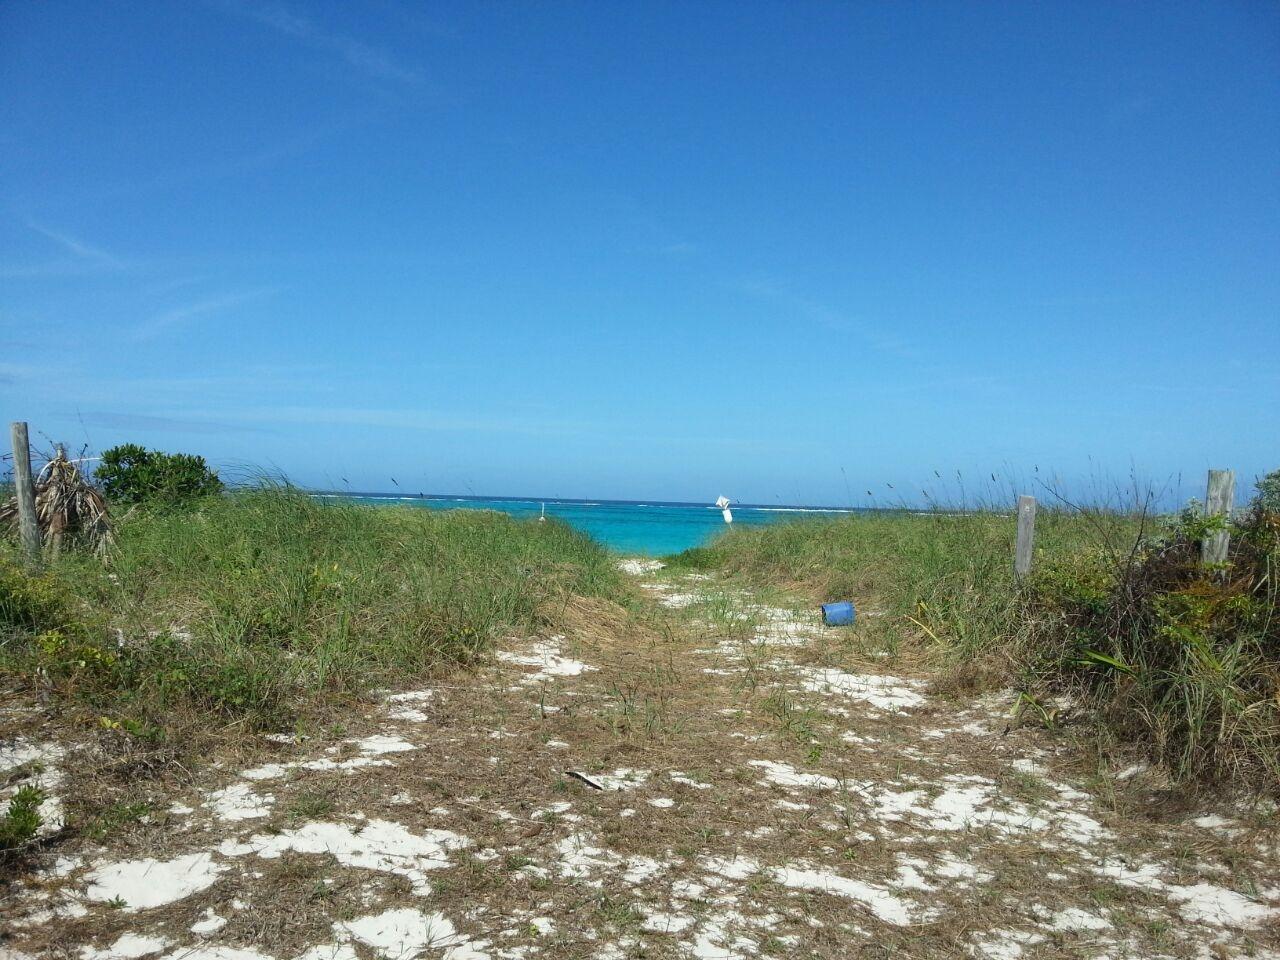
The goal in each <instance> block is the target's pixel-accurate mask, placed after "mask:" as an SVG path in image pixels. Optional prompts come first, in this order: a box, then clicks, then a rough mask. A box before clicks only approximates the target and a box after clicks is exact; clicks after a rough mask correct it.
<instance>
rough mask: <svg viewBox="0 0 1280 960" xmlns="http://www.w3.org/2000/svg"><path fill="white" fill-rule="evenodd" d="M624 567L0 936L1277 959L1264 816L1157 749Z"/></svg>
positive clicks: (501, 956) (18, 944)
mask: <svg viewBox="0 0 1280 960" xmlns="http://www.w3.org/2000/svg"><path fill="white" fill-rule="evenodd" d="M629 572H632V573H633V574H635V575H636V576H637V578H638V579H639V580H641V581H643V582H644V583H645V589H646V590H647V591H649V592H650V593H651V594H652V596H653V597H654V598H655V600H656V601H657V603H658V606H659V609H660V610H661V611H662V613H661V614H660V615H659V616H658V617H657V618H656V619H655V623H654V625H653V628H652V629H649V630H646V631H643V632H639V631H637V632H635V633H634V634H632V635H628V636H626V637H608V636H602V637H577V638H563V637H551V638H546V639H542V640H526V641H511V642H509V643H508V644H505V645H504V646H503V647H502V649H500V650H499V651H498V653H497V655H496V656H495V658H494V662H493V663H492V665H491V666H489V667H487V668H485V669H483V670H481V671H479V672H478V673H476V674H473V675H468V676H465V677H463V678H460V679H457V680H456V681H453V682H447V683H441V684H439V685H435V686H432V687H431V688H430V689H422V690H402V691H398V692H396V693H394V694H389V695H387V696H386V697H385V698H384V699H383V700H382V701H381V702H380V703H379V704H378V705H377V706H376V707H375V708H374V709H373V710H372V711H371V712H370V714H369V715H368V716H367V717H363V718H361V720H360V721H359V722H358V723H352V724H350V725H349V728H348V729H345V730H334V731H329V732H328V733H327V734H326V735H324V736H317V737H315V738H314V739H306V740H302V741H301V742H298V741H296V740H295V739H293V738H289V737H279V738H275V739H270V740H264V741H263V742H262V743H261V744H260V746H258V747H255V749H254V751H253V756H252V757H251V758H250V761H251V762H246V763H237V764H235V765H231V764H227V765H224V766H223V767H222V768H221V769H213V770H210V771H208V776H207V778H205V781H206V782H202V783H201V784H200V785H199V786H192V787H190V788H188V789H186V790H185V791H184V792H183V793H182V794H180V795H173V794H170V795H166V796H165V797H164V798H163V803H162V804H161V805H156V804H155V803H154V802H153V807H152V812H151V813H149V814H148V815H147V816H146V817H145V818H144V820H143V821H142V822H134V823H130V824H129V825H128V827H127V828H125V827H122V828H120V829H118V830H115V831H112V832H110V833H108V834H107V835H105V836H103V837H101V838H100V839H99V840H94V839H90V838H89V837H80V838H77V839H76V840H74V841H72V842H69V843H64V844H62V845H60V846H59V847H58V848H57V850H56V852H55V854H54V855H51V856H50V857H49V860H48V862H47V863H46V864H44V867H43V869H42V870H41V871H40V872H39V873H38V874H36V875H34V876H33V877H32V878H30V879H29V880H28V881H27V882H25V883H23V884H21V885H19V886H17V887H15V888H12V889H11V890H10V891H9V896H8V897H7V899H6V901H5V902H4V903H3V905H0V909H2V910H3V915H4V917H5V920H6V924H7V926H6V932H7V934H8V940H7V941H3V943H4V945H3V946H0V956H15V957H16V956H23V955H29V956H75V957H80V958H83V960H106V958H113V957H120V958H125V957H151V956H155V957H165V958H173V960H177V958H191V960H264V958H275V960H293V958H300V960H330V958H334V960H352V958H355V957H364V958H371V957H385V958H409V957H413V956H424V957H431V958H436V957H443V958H451V960H478V958H493V960H532V958H541V957H547V958H562V957H595V958H618V960H621V958H627V957H636V958H640V957H644V958H664V957H686V958H687V957H692V958H705V960H712V958H720V960H729V958H735V957H741V958H754V957H859V956H867V957H890V956H893V957H948V956H974V957H996V958H1012V957H1019V956H1027V957H1098V958H1101V957H1108V958H1120V957H1134V958H1139V957H1142V958H1145V957H1157V956H1167V957H1210V958H1211V957H1224V956H1258V957H1276V956H1280V953H1277V952H1273V951H1275V949H1276V944H1277V928H1276V922H1277V918H1280V869H1278V868H1277V851H1276V848H1275V836H1274V832H1267V831H1266V830H1265V829H1263V828H1261V827H1260V826H1259V823H1260V822H1262V821H1260V820H1259V817H1258V816H1257V815H1256V814H1251V815H1249V816H1245V815H1243V814H1236V813H1228V814H1225V815H1224V814H1223V813H1222V812H1221V811H1219V812H1217V813H1213V814H1209V813H1207V812H1206V811H1204V810H1185V809H1183V810H1180V811H1179V812H1178V813H1176V815H1175V814H1170V813H1167V812H1165V813H1159V815H1158V816H1157V815H1155V813H1156V812H1157V811H1159V810H1165V809H1166V807H1167V804H1164V805H1159V804H1156V805H1152V804H1151V803H1149V802H1147V801H1146V800H1144V798H1153V797H1156V796H1158V791H1159V783H1158V781H1157V780H1156V779H1155V778H1154V775H1152V774H1150V773H1146V772H1141V771H1123V773H1125V774H1127V776H1124V777H1123V778H1120V779H1117V777H1116V776H1115V775H1114V774H1112V773H1109V772H1107V771H1097V770H1092V771H1083V770H1082V769H1081V760H1080V754H1079V751H1078V750H1077V749H1076V748H1075V747H1073V746H1072V745H1071V744H1070V743H1069V742H1068V741H1067V740H1065V739H1064V738H1063V737H1061V736H1054V735H1052V734H1050V733H1047V732H1045V731H1043V730H1039V729H1035V728H1031V727H1022V728H1019V729H1015V730H1013V731H1011V732H1009V733H1007V734H1006V733H1005V728H1006V726H1007V723H1008V721H1007V715H1008V700H1007V698H1002V697H996V696H989V697H986V698H984V699H981V700H977V701H971V702H968V703H964V704H960V705H957V704H956V703H954V702H950V701H947V700H945V699H943V698H941V697H940V696H937V695H934V694H932V693H931V692H930V689H929V686H928V684H927V682H926V680H927V678H924V677H912V676H907V675H896V674H891V673H890V672H888V671H887V670H883V671H882V670H866V669H863V670H859V671H854V670H851V669H850V668H849V667H848V663H849V662H851V660H850V656H849V650H850V645H849V644H848V643H846V642H845V641H846V638H847V636H848V635H847V634H844V635H842V634H840V633H838V632H835V631H827V630H824V629H822V628H821V627H819V626H818V625H817V624H816V623H815V622H814V621H813V618H812V616H810V615H809V614H808V613H807V612H803V611H801V612H796V611H792V610H790V609H786V608H785V607H778V606H770V605H767V604H764V603H761V602H760V601H759V600H758V599H757V598H755V597H752V596H748V595H745V594H743V593H740V592H736V591H731V590H725V589H722V588H721V587H719V586H718V585H717V584H716V582H715V581H714V580H710V579H705V578H698V577H685V578H672V577H664V575H663V573H662V572H661V571H655V570H652V569H650V568H648V567H646V566H645V565H642V564H632V565H630V567H629ZM874 662H876V663H879V664H880V665H882V666H887V664H888V661H887V660H886V661H874ZM42 749H45V748H41V747H40V746H38V745H36V744H31V743H27V744H23V743H19V744H16V745H12V746H11V753H10V754H0V767H3V766H5V765H6V763H8V765H9V766H16V764H15V763H9V761H13V760H15V758H19V757H27V758H28V759H29V758H30V756H32V755H34V754H37V753H39V752H40V751H41V750H42ZM45 752H46V753H48V750H47V749H45ZM6 758H7V759H6ZM73 767H74V749H69V750H67V751H66V752H65V753H64V754H62V755H60V756H53V755H52V754H50V755H49V756H48V757H47V762H46V764H45V769H44V770H43V771H41V772H40V773H39V774H38V777H40V778H43V779H44V780H45V781H46V783H48V784H50V785H55V786H56V782H57V779H58V777H59V776H65V773H66V771H67V770H68V769H71V768H73ZM1086 773H1087V774H1088V775H1085V774H1086ZM1144 809H1145V810H1146V811H1147V812H1146V813H1145V814H1144V813H1143V810H1144Z"/></svg>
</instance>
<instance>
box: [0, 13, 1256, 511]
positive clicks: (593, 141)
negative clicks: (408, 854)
mask: <svg viewBox="0 0 1280 960" xmlns="http://www.w3.org/2000/svg"><path fill="white" fill-rule="evenodd" d="M1278 9H1280V8H1277V6H1276V5H1275V4H1274V3H1257V4H1247V3H1244V4H1233V3H1215V4H1194V5H1191V4H1186V5H1184V4H1176V3H1174V4H1171V3H1160V4H1150V5H1144V4H1137V3H1127V4H1111V3H1105V4H1076V3H1072V4H1057V5H1037V4H1025V3H1011V4H992V3H977V4H961V3H941V2H940V3H928V4H918V5H917V4H898V3H883V4H829V3H750V4H742V3H713V2H704V3H694V4H689V3H673V4H662V3H646V4H611V3H603V2H591V3H582V4H570V3H538V4H530V3H512V4H504V3H467V4H460V3H459V4H455V3H445V2H442V3H433V4H429V5H427V4H417V3H403V4H398V3H392V2H388V0H372V2H362V3H359V4H347V3H336V2H335V3H310V4H307V3H302V2H298V0H287V2H283V3H256V2H237V0H211V2H207V3H190V4H154V3H142V2H139V3H113V4H101V3H68V2H24V0H11V2H8V3H5V4H3V5H0V90H2V91H3V92H2V93H0V414H2V415H3V416H4V419H6V420H11V419H18V418H21V419H26V420H29V421H30V422H31V424H32V429H33V432H37V433H38V435H39V436H41V437H45V438H49V439H53V440H65V441H67V442H69V443H71V444H72V445H73V446H75V447H77V448H78V447H79V446H80V445H82V444H84V443H89V444H91V445H92V446H93V447H95V448H98V449H101V448H104V447H106V446H109V445H111V444H114V443H117V442H120V441H124V440H132V441H136V442H140V443H143V444H146V445H149V446H155V447H160V448H164V449H180V450H187V451H193V452H199V453H203V454H205V455H206V456H207V457H208V458H209V459H210V460H212V461H214V462H215V463H218V464H221V465H223V466H224V468H225V469H226V470H227V471H228V472H229V473H233V474H234V473H236V472H238V471H240V470H243V469H246V468H247V467H248V466H250V465H258V466H262V467H270V468H275V469H280V470H283V471H285V472H287V473H288V474H289V475H290V476H291V477H292V478H294V479H295V480H297V481H299V482H302V483H305V484H311V485H317V486H324V487H339V486H341V485H342V480H343V478H345V479H346V481H347V482H348V483H350V485H351V486H352V488H354V489H366V490H387V489H390V488H391V484H390V480H389V478H390V477H396V478H397V480H398V482H399V483H400V485H401V487H402V488H407V489H410V490H412V491H413V492H417V491H418V490H424V491H428V492H451V493H452V492H458V493H468V492H474V493H477V494H511V495H520V494H528V495H531V496H563V497H618V498H638V499H644V498H654V499H660V498H661V499H692V500H707V499H714V498H715V496H717V495H718V494H720V493H725V494H727V495H729V496H732V497H736V498H739V499H743V500H749V501H756V502H779V501H781V502H791V503H796V502H799V503H836V504H845V503H850V502H851V503H855V504H861V503H868V502H884V501H885V500H886V499H891V498H894V497H906V498H911V497H914V496H916V494H915V491H917V490H918V489H920V488H921V487H922V486H929V487H931V489H936V488H938V487H939V486H940V485H941V484H940V481H938V480H937V478H936V477H935V474H934V471H935V470H936V471H938V473H940V474H941V475H942V476H943V477H944V478H951V479H952V480H954V477H955V475H956V472H957V471H959V472H960V475H961V476H962V477H964V478H965V481H966V483H967V484H968V486H969V488H970V489H972V488H973V487H975V486H978V485H979V481H980V480H981V479H982V478H986V477H988V476H989V475H990V474H991V473H992V472H995V473H997V474H999V475H1001V476H1006V475H1013V476H1016V477H1018V478H1020V479H1019V480H1018V481H1017V483H1019V484H1020V485H1024V486H1025V485H1027V484H1030V483H1032V482H1033V481H1034V480H1035V479H1036V478H1037V477H1041V478H1043V477H1046V476H1057V477H1060V478H1062V479H1063V481H1064V482H1065V483H1067V484H1068V486H1070V487H1071V488H1072V489H1080V488H1082V487H1085V486H1088V485H1089V484H1090V483H1096V482H1098V479H1099V478H1102V482H1103V483H1104V484H1105V483H1106V482H1108V481H1109V480H1118V481H1123V480H1125V479H1126V478H1127V477H1128V476H1129V475H1130V474H1131V473H1133V472H1136V474H1137V475H1138V476H1139V477H1141V478H1143V479H1144V480H1147V481H1150V482H1153V483H1155V484H1156V485H1157V486H1159V487H1162V488H1163V487H1165V486H1166V485H1167V484H1169V483H1174V484H1178V483H1179V482H1180V483H1181V487H1180V490H1181V493H1182V494H1183V495H1191V494H1193V493H1196V492H1198V489H1199V488H1200V487H1201V486H1202V484H1203V480H1202V477H1203V473H1204V470H1205V469H1206V468H1207V467H1210V466H1223V467H1233V468H1234V469H1236V470H1237V471H1238V473H1239V474H1240V475H1241V477H1242V480H1243V479H1244V478H1248V477H1252V476H1253V475H1255V474H1257V473H1260V472H1264V471H1265V470H1269V469H1274V468H1275V467H1277V466H1280V442H1278V441H1280V426H1278V425H1277V424H1278V423H1280V419H1278V417H1277V415H1278V414H1280V269H1277V264H1278V263H1280V123H1277V116H1278V115H1280V16H1278V15H1277V12H1278ZM42 442H43V441H42ZM1037 469H1038V471H1039V473H1037V472H1036V471H1037ZM1179 478H1181V480H1180V481H1179ZM890 484H892V485H893V487H892V489H890V487H889V485H890ZM868 490H870V491H872V493H873V494H874V495H875V497H876V498H877V500H875V501H873V500H870V499H868V497H867V495H866V491H868Z"/></svg>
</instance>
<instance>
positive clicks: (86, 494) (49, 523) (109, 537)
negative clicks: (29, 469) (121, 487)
mask: <svg viewBox="0 0 1280 960" xmlns="http://www.w3.org/2000/svg"><path fill="white" fill-rule="evenodd" d="M35 486H36V520H37V522H38V523H39V525H40V537H41V539H42V540H43V541H44V542H45V543H46V544H48V545H49V546H50V547H51V548H52V549H53V550H54V552H57V551H58V550H60V549H61V548H62V545H63V544H64V543H65V542H66V541H68V540H80V541H83V542H84V543H86V544H87V545H88V546H90V547H92V548H93V550H94V552H95V553H98V554H103V553H105V552H106V551H107V549H108V548H109V547H110V546H111V545H112V544H113V543H114V542H115V537H114V535H113V534H112V532H111V518H110V516H108V514H107V503H106V501H105V500H103V499H102V494H101V493H99V492H98V491H97V490H96V489H95V488H94V487H93V486H92V485H91V484H90V483H89V482H88V481H86V480H85V479H84V477H83V476H82V475H81V474H80V471H79V470H78V469H77V468H76V465H75V464H74V463H72V462H71V461H70V460H68V459H67V457H66V454H65V453H63V452H62V451H61V450H59V451H58V453H57V455H56V456H55V457H54V458H53V459H52V460H50V461H49V462H48V463H47V464H45V466H44V469H43V470H41V471H40V475H39V477H37V478H36V485H35ZM0 526H4V527H9V528H11V529H14V530H16V529H17V526H18V498H17V497H10V498H9V500H7V501H6V502H5V503H4V504H2V505H0Z"/></svg>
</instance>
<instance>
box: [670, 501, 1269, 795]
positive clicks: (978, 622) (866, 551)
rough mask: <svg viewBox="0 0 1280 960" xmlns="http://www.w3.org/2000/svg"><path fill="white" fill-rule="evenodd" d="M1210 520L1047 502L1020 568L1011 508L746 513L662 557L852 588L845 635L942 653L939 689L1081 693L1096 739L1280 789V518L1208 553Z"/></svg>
mask: <svg viewBox="0 0 1280 960" xmlns="http://www.w3.org/2000/svg"><path fill="white" fill-rule="evenodd" d="M1204 525H1205V521H1204V519H1203V518H1202V517H1199V516H1197V515H1193V514H1188V515H1184V516H1183V517H1181V518H1153V517H1151V516H1150V515H1147V514H1144V513H1143V512H1141V511H1140V510H1139V511H1123V510H1109V509H1097V510H1082V509H1065V508H1064V509H1060V510H1043V509H1042V510H1041V511H1040V514H1039V516H1038V517H1037V521H1036V550H1035V563H1034V567H1033V571H1032V574H1031V575H1030V576H1029V577H1027V578H1025V579H1024V580H1019V579H1018V578H1017V577H1015V575H1014V572H1013V548H1014V539H1015V518H1014V517H1013V516H1012V515H1011V514H1005V513H994V512H990V511H972V512H966V511H959V510H949V511H942V510H939V511H932V512H927V513H909V512H905V511H904V512H902V513H898V514H889V513H884V514H868V515H851V516H845V517H841V518H837V519H814V520H806V521H800V522H796V523H788V524H778V525H775V526H769V527H760V528H754V529H735V530H731V531H728V532H726V533H725V534H723V535H722V536H721V537H719V538H718V539H717V540H715V541H713V542H712V543H711V544H710V545H709V546H707V547H704V548H699V549H695V550H690V551H686V552H685V553H682V554H679V555H677V556H675V557H672V558H670V559H669V566H670V567H671V568H673V569H674V570H677V571H679V570H690V569H692V570H714V571H717V572H718V574H719V575H720V576H722V577H724V578H726V579H727V580H728V581H729V582H735V581H736V582H740V583H743V584H745V585H748V586H751V587H756V588H758V587H762V586H773V587H777V586H785V587H787V588H789V589H791V590H793V591H794V592H796V593H799V594H801V595H803V596H807V597H809V598H811V599H812V600H814V601H828V600H844V599H853V600H854V601H855V602H856V603H857V604H858V606H859V609H860V611H861V617H860V625H859V627H858V629H857V631H856V632H855V633H854V634H852V635H851V636H852V637H856V638H857V642H859V643H860V644H862V645H863V646H864V647H870V648H872V649H875V650H878V651H881V652H882V653H884V652H888V653H892V654H897V655H899V656H903V657H906V656H911V657H914V658H918V659H921V660H924V661H929V662H931V664H932V666H933V668H934V671H933V672H934V675H935V677H937V678H938V679H937V680H936V681H935V686H936V687H937V688H939V689H941V690H946V689H948V688H950V689H951V690H952V691H953V692H955V693H958V694H965V695H972V694H975V693H978V692H980V691H982V690H985V689H991V688H994V687H1001V688H1008V687H1012V688H1013V689H1014V690H1015V691H1017V694H1018V703H1020V704H1022V705H1024V706H1028V707H1030V709H1028V710H1027V711H1026V712H1027V714H1028V716H1034V717H1040V718H1042V719H1043V718H1053V719H1054V720H1056V719H1057V718H1059V717H1060V716H1062V715H1063V711H1062V710H1060V709H1059V706H1058V705H1060V704H1074V705H1077V706H1078V707H1079V708H1080V709H1079V710H1077V714H1078V716H1079V717H1080V718H1082V719H1084V720H1086V722H1087V723H1088V724H1090V725H1091V726H1092V730H1093V732H1094V733H1096V734H1097V735H1098V737H1099V738H1100V740H1099V742H1101V741H1102V740H1106V741H1108V742H1111V743H1129V744H1132V743H1136V744H1139V745H1140V746H1141V747H1142V748H1143V749H1145V750H1146V752H1147V753H1148V754H1149V755H1150V756H1151V757H1152V758H1153V759H1156V760H1158V761H1160V762H1162V763H1163V764H1164V765H1165V767H1166V769H1167V770H1169V771H1170V772H1171V773H1172V774H1173V775H1174V776H1175V777H1176V778H1178V779H1180V780H1183V781H1188V782H1190V781H1210V782H1213V781H1217V782H1230V783H1232V784H1233V785H1235V786H1237V787H1242V788H1256V789H1258V790H1261V791H1264V792H1271V793H1280V616H1278V615H1277V613H1278V610H1277V594H1278V592H1280V591H1278V589H1277V587H1276V577H1275V570H1276V569H1278V568H1280V548H1278V547H1277V544H1280V533H1278V532H1277V531H1280V522H1277V520H1276V518H1275V515H1274V514H1266V513H1265V512H1260V511H1255V512H1254V513H1253V514H1251V515H1250V517H1248V518H1240V519H1238V520H1237V522H1236V523H1235V524H1234V525H1233V529H1232V550H1231V556H1230V558H1229V560H1228V562H1227V563H1226V564H1225V565H1223V566H1222V567H1220V568H1206V567H1205V566H1204V565H1203V564H1201V563H1200V561H1199V540H1200V537H1201V536H1202V535H1203V533H1204V529H1203V527H1204ZM851 642H852V640H851Z"/></svg>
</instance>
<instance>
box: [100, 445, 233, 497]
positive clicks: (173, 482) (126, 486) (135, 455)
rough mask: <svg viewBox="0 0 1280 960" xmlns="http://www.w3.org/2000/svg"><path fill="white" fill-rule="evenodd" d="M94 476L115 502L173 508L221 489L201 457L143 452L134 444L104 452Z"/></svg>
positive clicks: (152, 451) (156, 451)
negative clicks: (170, 506)
mask: <svg viewBox="0 0 1280 960" xmlns="http://www.w3.org/2000/svg"><path fill="white" fill-rule="evenodd" d="M94 476H95V477H96V478H97V479H98V481H99V482H100V483H101V484H102V489H103V492H104V493H106V495H107V497H108V498H109V499H110V500H113V501H115V502H116V503H128V504H133V503H153V504H164V505H177V504H183V503H189V502H190V501H192V500H197V499H199V498H201V497H208V496H213V495H215V494H218V493H221V492H222V490H223V484H222V481H221V480H220V479H218V474H217V472H216V471H214V470H210V469H209V467H208V465H207V464H206V463H205V462H204V457H198V456H195V455H193V454H189V453H162V452H161V451H159V450H147V449H145V448H143V447H140V446H138V445H137V444H136V443H125V444H121V445H120V446H118V447H112V448H111V449H110V450H108V451H107V452H106V453H104V454H103V455H102V463H101V464H100V465H99V466H98V469H97V470H95V471H94Z"/></svg>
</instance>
